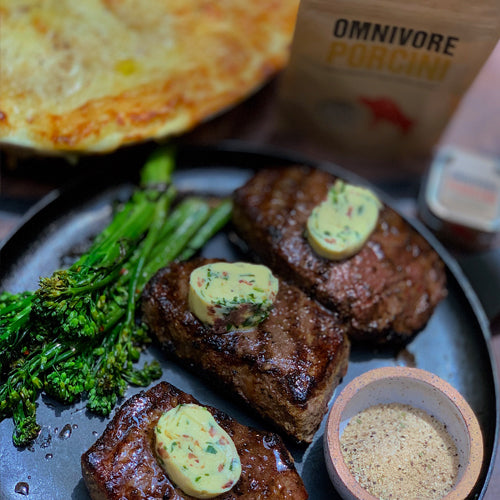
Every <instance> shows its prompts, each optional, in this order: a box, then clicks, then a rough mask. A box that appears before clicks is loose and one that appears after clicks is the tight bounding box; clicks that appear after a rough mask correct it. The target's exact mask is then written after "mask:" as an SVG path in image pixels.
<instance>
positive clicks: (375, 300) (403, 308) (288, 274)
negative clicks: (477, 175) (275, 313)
mask: <svg viewBox="0 0 500 500" xmlns="http://www.w3.org/2000/svg"><path fill="white" fill-rule="evenodd" d="M334 181H335V177H334V176H333V175H331V174H330V173H327V172H325V171H322V170H318V169H313V168H309V167H301V166H296V167H289V168H276V169H267V170H261V171H259V172H257V173H256V175H255V176H254V177H253V178H251V179H250V180H249V181H248V182H247V183H246V184H245V185H244V186H242V187H240V188H239V189H237V190H236V191H235V193H234V210H233V222H234V225H235V228H236V231H237V233H238V234H239V236H240V237H241V238H242V239H243V240H244V241H245V242H246V243H247V244H248V246H249V247H250V249H251V250H253V251H254V252H255V253H256V254H257V255H258V256H259V258H260V259H261V260H262V261H263V263H264V264H266V265H268V266H269V267H270V268H271V269H272V270H273V271H274V272H275V273H277V274H278V275H280V276H281V277H283V278H284V279H285V280H288V281H290V282H293V283H295V284H296V285H298V286H299V287H301V288H302V289H303V290H305V291H306V292H307V293H308V294H310V295H311V296H312V297H314V298H315V299H316V300H318V301H319V302H321V303H322V304H323V305H324V306H325V307H327V308H328V309H331V310H332V311H335V312H337V313H339V314H340V315H341V317H342V318H344V319H345V320H346V321H348V322H349V323H350V326H351V329H350V332H349V334H350V337H351V339H352V340H355V341H362V342H363V343H364V344H365V345H366V344H390V345H393V344H403V343H405V342H407V341H408V340H410V338H411V337H412V335H413V334H414V333H416V332H417V331H419V330H420V329H422V328H423V327H424V326H425V324H426V323H427V321H428V319H429V318H430V316H431V314H432V312H433V311H434V309H435V307H436V305H437V304H438V303H439V301H440V300H441V299H442V298H444V297H445V296H446V276H445V271H444V265H443V262H442V261H441V259H440V258H439V256H438V254H437V253H436V252H435V251H434V250H433V249H432V247H431V246H430V245H429V244H428V243H427V242H426V241H425V240H424V238H423V237H422V236H421V235H419V234H418V233H417V232H416V231H415V230H414V229H413V228H412V227H411V226H410V225H409V224H408V223H407V222H406V221H404V219H403V218H402V217H401V216H399V215H398V214H397V213H396V212H395V211H394V210H392V209H391V208H389V207H387V206H384V207H383V209H382V210H381V212H380V215H379V221H378V225H377V227H376V229H375V230H374V232H373V233H372V235H371V237H370V238H369V240H368V241H367V242H366V244H365V245H364V247H363V248H362V249H361V250H360V251H359V252H358V253H357V254H356V255H354V256H353V257H350V258H347V259H344V260H342V261H332V260H328V259H325V258H323V257H320V256H318V255H317V254H315V253H314V251H313V250H312V248H311V247H310V245H309V243H308V241H307V239H306V237H305V227H306V223H307V219H308V217H309V215H310V213H311V211H312V210H313V208H314V207H315V206H316V205H318V204H319V203H321V202H322V201H323V200H324V199H325V198H326V196H327V191H328V189H329V187H330V186H332V184H333V183H334Z"/></svg>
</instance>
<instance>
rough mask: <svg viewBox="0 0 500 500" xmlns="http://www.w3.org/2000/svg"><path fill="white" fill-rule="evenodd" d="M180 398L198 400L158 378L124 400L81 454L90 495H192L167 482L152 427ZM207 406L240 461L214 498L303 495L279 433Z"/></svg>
mask: <svg viewBox="0 0 500 500" xmlns="http://www.w3.org/2000/svg"><path fill="white" fill-rule="evenodd" d="M182 403H195V404H199V403H198V401H196V400H195V399H194V398H193V397H192V396H191V395H189V394H186V393H184V392H182V391H180V390H179V389H177V388H175V387H174V386H172V385H170V384H168V383H166V382H161V383H159V384H158V385H156V386H154V387H152V388H151V389H149V390H148V391H143V392H140V393H139V394H137V395H136V396H133V397H132V398H130V399H129V400H128V401H126V402H125V403H124V404H123V406H122V407H121V408H120V409H119V410H118V411H117V412H116V414H115V416H114V418H113V419H112V420H111V422H110V423H109V424H108V426H107V427H106V430H105V431H104V433H103V434H102V436H101V437H99V439H98V440H97V441H96V442H95V443H94V444H93V445H92V446H91V447H90V449H89V450H88V451H86V452H85V453H84V454H83V455H82V472H83V478H84V481H85V484H86V485H87V488H88V490H89V493H90V495H91V498H92V499H93V500H119V499H127V500H139V499H140V500H145V499H148V500H154V499H175V500H180V499H185V498H189V499H191V498H192V497H191V496H188V495H186V494H184V493H183V492H182V491H181V490H180V489H178V488H176V487H175V485H173V484H172V483H171V481H170V479H169V478H168V476H167V475H166V474H165V472H164V470H163V469H162V467H161V466H160V465H159V463H158V461H157V459H156V456H155V452H154V429H155V426H156V424H157V422H158V420H159V418H160V417H161V415H162V413H163V412H165V411H168V410H170V409H171V408H173V407H175V406H177V405H178V404H182ZM207 408H208V410H209V411H210V412H211V413H212V414H213V416H214V418H215V420H216V421H217V423H218V424H219V425H220V426H221V427H222V428H223V429H224V430H225V431H226V432H227V433H228V434H229V435H230V436H231V438H232V439H233V441H234V443H235V445H236V449H237V450H238V454H239V456H240V459H241V466H242V467H241V468H242V473H241V477H240V480H239V481H238V482H237V483H236V485H235V486H234V487H233V488H232V489H231V490H230V491H228V492H226V493H224V494H222V495H219V496H217V497H216V498H218V499H221V500H222V499H225V500H228V499H235V498H240V499H248V500H253V499H256V498H262V499H290V500H296V499H297V500H303V499H306V498H307V493H306V490H305V488H304V484H303V482H302V479H301V478H300V476H299V475H298V473H297V471H296V470H295V465H294V463H293V459H292V457H291V456H290V453H289V452H288V450H287V449H286V448H285V446H284V444H283V442H282V440H281V438H280V437H279V436H277V435H276V434H273V433H270V432H261V431H257V430H254V429H251V428H249V427H246V426H244V425H241V424H239V423H238V422H236V421H235V420H234V419H232V418H231V417H229V416H228V415H226V414H225V413H223V412H222V411H219V410H217V409H215V408H212V407H209V406H207Z"/></svg>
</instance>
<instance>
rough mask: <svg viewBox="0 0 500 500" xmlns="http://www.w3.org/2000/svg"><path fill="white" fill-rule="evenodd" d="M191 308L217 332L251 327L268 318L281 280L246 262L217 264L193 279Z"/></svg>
mask: <svg viewBox="0 0 500 500" xmlns="http://www.w3.org/2000/svg"><path fill="white" fill-rule="evenodd" d="M189 284H190V287H189V307H190V309H191V311H192V312H193V314H194V315H195V316H196V317H197V318H198V319H199V320H200V321H202V322H203V323H206V324H209V325H214V326H215V327H216V328H215V329H216V331H222V332H224V331H230V330H234V329H238V328H249V327H252V326H255V325H257V324H259V323H260V322H261V321H263V320H264V319H265V318H267V316H268V314H269V311H270V310H271V308H272V306H273V303H274V300H275V299H276V295H277V294H278V280H277V278H275V277H274V276H273V274H272V273H271V271H270V270H269V269H268V268H267V267H266V266H262V265H258V264H249V263H246V262H234V263H228V262H216V263H212V264H206V265H204V266H201V267H198V268H196V269H195V270H194V271H193V272H192V273H191V276H190V283H189Z"/></svg>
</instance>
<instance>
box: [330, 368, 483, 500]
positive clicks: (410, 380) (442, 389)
mask: <svg viewBox="0 0 500 500" xmlns="http://www.w3.org/2000/svg"><path fill="white" fill-rule="evenodd" d="M382 403H402V404H407V405H410V406H413V407H416V408H420V409H422V410H424V411H425V412H427V413H428V414H430V415H433V416H434V417H435V419H437V420H438V421H440V422H441V423H442V424H444V425H445V426H446V430H447V431H448V433H449V434H450V435H451V437H452V438H453V440H454V441H455V445H456V447H457V452H458V455H459V464H460V467H459V471H460V472H459V474H458V477H457V480H456V482H455V485H454V486H453V488H452V490H451V491H449V492H448V493H447V494H446V495H445V496H444V497H442V498H444V499H446V500H460V499H464V498H466V497H467V495H468V494H469V493H470V492H471V490H472V489H473V488H474V485H475V484H476V482H477V479H478V477H479V474H480V471H481V466H482V461H483V438H482V434H481V429H480V427H479V423H478V421H477V419H476V416H475V415H474V412H473V411H472V409H471V408H470V406H469V405H468V404H467V402H466V401H465V399H464V398H463V397H462V396H461V395H460V394H459V393H458V391H457V390H455V389H454V388H453V387H452V386H451V385H450V384H448V383H447V382H445V381H444V380H442V379H440V378H439V377H438V376H436V375H434V374H432V373H430V372H427V371H425V370H421V369H419V368H407V367H385V368H377V369H374V370H371V371H368V372H366V373H364V374H363V375H360V376H359V377H356V378H355V379H354V380H353V381H352V382H350V383H349V384H348V385H347V386H346V387H345V388H344V389H343V390H342V392H341V393H340V394H339V396H338V397H337V399H336V400H335V402H334V404H333V407H332V409H331V411H330V414H329V416H328V420H327V425H326V430H325V434H324V450H325V459H326V464H327V469H328V473H329V475H330V478H331V480H332V482H333V484H334V486H335V488H336V490H337V492H338V493H339V494H340V495H341V497H342V498H344V499H353V500H354V499H358V500H375V499H376V497H375V496H373V495H372V494H370V493H369V492H368V491H367V490H365V489H364V488H363V487H362V486H361V485H360V484H359V483H358V482H357V481H356V479H355V478H354V476H353V475H352V473H351V471H350V470H349V468H348V466H347V465H346V463H345V461H344V458H343V456H342V452H341V445H340V436H341V435H342V432H343V431H344V429H345V427H346V425H347V423H348V421H349V420H350V419H351V418H352V417H353V416H355V415H357V414H358V413H359V412H360V411H362V410H364V409H366V408H368V407H370V406H373V405H376V404H382Z"/></svg>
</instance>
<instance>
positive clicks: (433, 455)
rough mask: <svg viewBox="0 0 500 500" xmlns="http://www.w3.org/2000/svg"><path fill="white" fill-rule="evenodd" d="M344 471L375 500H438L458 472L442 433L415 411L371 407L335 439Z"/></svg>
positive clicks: (453, 450) (454, 454)
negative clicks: (417, 499) (379, 499)
mask: <svg viewBox="0 0 500 500" xmlns="http://www.w3.org/2000/svg"><path fill="white" fill-rule="evenodd" d="M340 446H341V450H342V455H343V457H344V460H345V462H346V464H347V467H348V468H349V470H350V471H351V473H352V474H353V476H354V477H355V478H356V480H357V481H358V482H359V483H360V484H361V486H362V487H363V488H364V489H366V490H367V491H369V492H370V493H371V494H372V495H373V496H375V497H378V498H401V499H404V498H419V497H421V498H426V499H429V500H432V499H436V500H437V499H440V498H442V497H443V496H444V495H446V493H448V492H449V491H450V490H451V489H452V488H453V486H454V484H455V482H456V480H457V477H458V472H459V467H460V464H459V459H458V452H457V447H456V445H455V442H454V441H453V438H452V437H451V436H450V434H449V433H448V432H447V430H446V427H445V426H444V425H443V424H442V423H441V422H439V421H438V420H437V419H436V418H435V417H433V416H432V415H430V414H429V413H427V412H425V411H424V410H422V409H420V408H416V407H414V406H411V405H408V404H402V403H388V404H377V405H373V406H370V407H368V408H366V409H364V410H362V411H361V412H359V413H358V414H357V415H355V416H354V417H353V418H352V419H351V420H350V421H349V422H348V424H347V425H346V427H345V429H344V432H343V433H342V435H341V437H340Z"/></svg>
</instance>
